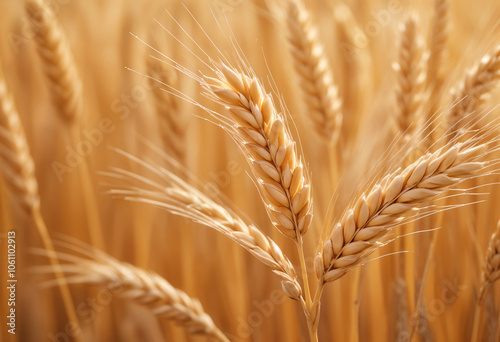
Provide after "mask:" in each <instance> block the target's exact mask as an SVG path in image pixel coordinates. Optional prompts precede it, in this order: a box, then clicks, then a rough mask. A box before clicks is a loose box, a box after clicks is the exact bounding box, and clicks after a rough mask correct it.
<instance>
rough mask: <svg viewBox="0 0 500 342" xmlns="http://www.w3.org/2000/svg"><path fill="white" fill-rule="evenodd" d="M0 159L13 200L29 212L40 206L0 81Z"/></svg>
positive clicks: (19, 129) (20, 135)
mask: <svg viewBox="0 0 500 342" xmlns="http://www.w3.org/2000/svg"><path fill="white" fill-rule="evenodd" d="M0 157H1V159H2V168H1V169H2V174H3V177H4V179H5V181H6V182H7V184H8V185H9V186H10V188H11V193H12V197H13V199H14V200H15V201H16V202H18V203H19V204H20V205H21V207H22V208H23V209H24V210H26V211H28V212H32V211H34V210H37V209H38V207H39V205H40V198H39V196H38V182H37V180H36V177H35V163H34V162H33V158H32V157H31V154H30V149H29V146H28V142H27V141H26V135H25V133H24V128H23V126H22V123H21V120H20V118H19V114H18V113H17V110H16V108H15V105H14V102H13V101H12V98H11V97H10V95H9V94H8V92H7V86H6V84H5V82H4V80H3V79H1V78H0Z"/></svg>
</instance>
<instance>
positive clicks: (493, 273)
mask: <svg viewBox="0 0 500 342" xmlns="http://www.w3.org/2000/svg"><path fill="white" fill-rule="evenodd" d="M499 278H500V221H498V224H497V229H496V230H495V232H494V233H493V234H492V235H491V238H490V243H489V245H488V249H487V251H486V257H485V260H484V264H483V272H482V276H481V279H482V285H481V288H480V290H479V297H478V298H479V299H478V300H479V302H482V301H483V300H484V297H485V295H486V292H487V291H488V289H489V287H490V286H491V285H492V284H493V283H494V282H495V281H497V280H498V279H499Z"/></svg>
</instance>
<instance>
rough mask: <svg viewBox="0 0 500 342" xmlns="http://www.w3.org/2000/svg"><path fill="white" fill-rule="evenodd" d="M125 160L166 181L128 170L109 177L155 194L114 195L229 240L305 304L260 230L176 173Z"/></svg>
mask: <svg viewBox="0 0 500 342" xmlns="http://www.w3.org/2000/svg"><path fill="white" fill-rule="evenodd" d="M121 153H122V154H123V155H124V156H126V157H128V158H130V159H132V160H134V161H136V162H138V163H139V164H141V165H143V166H145V167H146V168H148V169H149V170H151V171H152V172H154V173H155V174H156V175H157V176H160V177H161V179H162V181H161V182H159V183H157V182H155V181H152V180H150V179H146V178H144V177H142V176H139V175H137V174H134V173H131V172H129V171H126V170H121V169H115V170H114V171H115V172H114V173H110V174H109V176H111V177H114V178H124V179H131V180H136V181H140V182H142V183H143V184H145V185H149V186H150V187H152V188H153V190H146V189H140V188H134V187H129V188H124V189H114V190H110V193H111V194H114V195H117V196H120V197H124V198H125V199H127V200H133V201H137V202H144V203H150V204H153V205H156V206H158V207H160V208H163V209H166V210H167V211H169V212H171V213H172V214H174V215H179V216H183V217H187V218H189V219H191V220H193V221H194V222H198V223H201V224H203V225H205V226H207V227H209V228H212V229H215V230H216V231H218V232H220V233H222V234H223V235H225V236H227V237H228V238H230V239H231V240H233V241H234V242H236V243H237V244H239V245H240V246H241V247H243V248H245V249H246V250H247V251H249V252H250V253H251V254H252V255H253V256H255V257H256V258H257V259H258V260H259V261H261V262H262V263H264V264H265V265H267V266H269V267H270V268H271V269H272V270H273V272H274V273H276V274H277V275H279V276H280V277H281V278H282V288H283V291H284V292H285V294H286V295H287V296H288V297H290V298H292V299H295V300H301V287H300V285H299V283H298V281H297V276H296V273H295V269H294V268H293V265H292V263H291V262H290V260H289V259H288V258H287V257H286V256H285V255H284V254H283V252H282V251H281V249H280V248H279V246H278V245H277V244H276V243H275V242H274V241H273V240H272V239H270V238H269V237H267V236H266V235H264V234H263V233H262V232H261V231H260V230H259V229H258V228H257V227H255V226H253V225H247V224H246V223H245V222H244V221H243V220H242V219H241V218H240V217H238V216H237V215H236V214H234V213H232V212H231V211H229V210H228V209H226V208H224V207H223V206H222V205H220V204H218V203H216V202H215V201H213V200H212V199H210V198H209V197H208V196H206V195H205V194H203V193H202V192H201V191H199V190H198V189H196V188H195V187H193V186H192V185H189V184H188V183H187V182H186V181H184V180H183V179H182V178H180V177H179V176H177V175H175V174H174V173H173V172H171V171H169V170H166V169H164V168H162V167H160V166H157V165H150V164H148V163H146V162H144V161H142V160H140V159H138V158H136V157H133V156H131V155H129V154H127V153H124V152H121Z"/></svg>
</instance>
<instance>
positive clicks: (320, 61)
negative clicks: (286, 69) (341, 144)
mask: <svg viewBox="0 0 500 342" xmlns="http://www.w3.org/2000/svg"><path fill="white" fill-rule="evenodd" d="M286 20H287V27H288V41H289V43H290V51H291V54H292V56H293V61H294V65H295V70H296V71H297V74H298V75H299V77H300V82H299V83H300V85H301V88H302V91H303V93H304V99H305V101H306V103H307V106H308V111H307V113H308V115H310V119H311V120H312V122H313V124H314V128H315V129H316V131H317V132H318V133H319V135H320V136H321V137H323V138H324V139H326V140H327V141H328V142H336V141H337V139H338V137H339V133H340V128H341V125H342V112H341V104H342V101H341V100H340V98H339V95H338V89H337V87H336V85H334V83H333V75H332V72H331V70H330V67H329V65H328V60H327V58H326V55H325V51H324V48H323V46H322V45H321V44H320V42H319V41H318V38H317V32H316V30H315V29H314V28H313V25H312V23H311V20H310V17H309V13H308V11H307V9H306V8H305V6H303V5H302V4H301V3H299V2H297V1H289V2H288V11H287V19H286Z"/></svg>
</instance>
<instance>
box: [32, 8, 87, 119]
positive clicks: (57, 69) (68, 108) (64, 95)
mask: <svg viewBox="0 0 500 342" xmlns="http://www.w3.org/2000/svg"><path fill="white" fill-rule="evenodd" d="M26 13H27V14H28V18H29V21H30V24H31V29H32V31H33V33H34V36H35V41H36V45H37V48H38V53H39V55H40V58H41V59H42V62H43V69H44V72H45V75H46V77H47V79H48V81H49V83H50V91H51V93H52V98H53V100H54V102H55V104H56V105H57V106H58V109H59V110H60V112H61V114H62V116H63V117H64V118H66V119H67V120H68V121H70V122H71V121H74V120H76V119H79V118H80V117H81V115H82V105H83V99H82V84H81V79H80V77H79V75H78V71H77V68H76V64H75V62H74V59H73V54H72V52H71V48H70V46H69V44H68V42H67V40H66V36H65V35H64V32H63V30H62V28H61V27H60V25H59V22H58V20H57V18H56V17H55V15H54V13H53V11H52V10H51V8H50V7H49V6H48V5H47V4H46V3H45V1H44V0H29V1H28V2H27V3H26Z"/></svg>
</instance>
